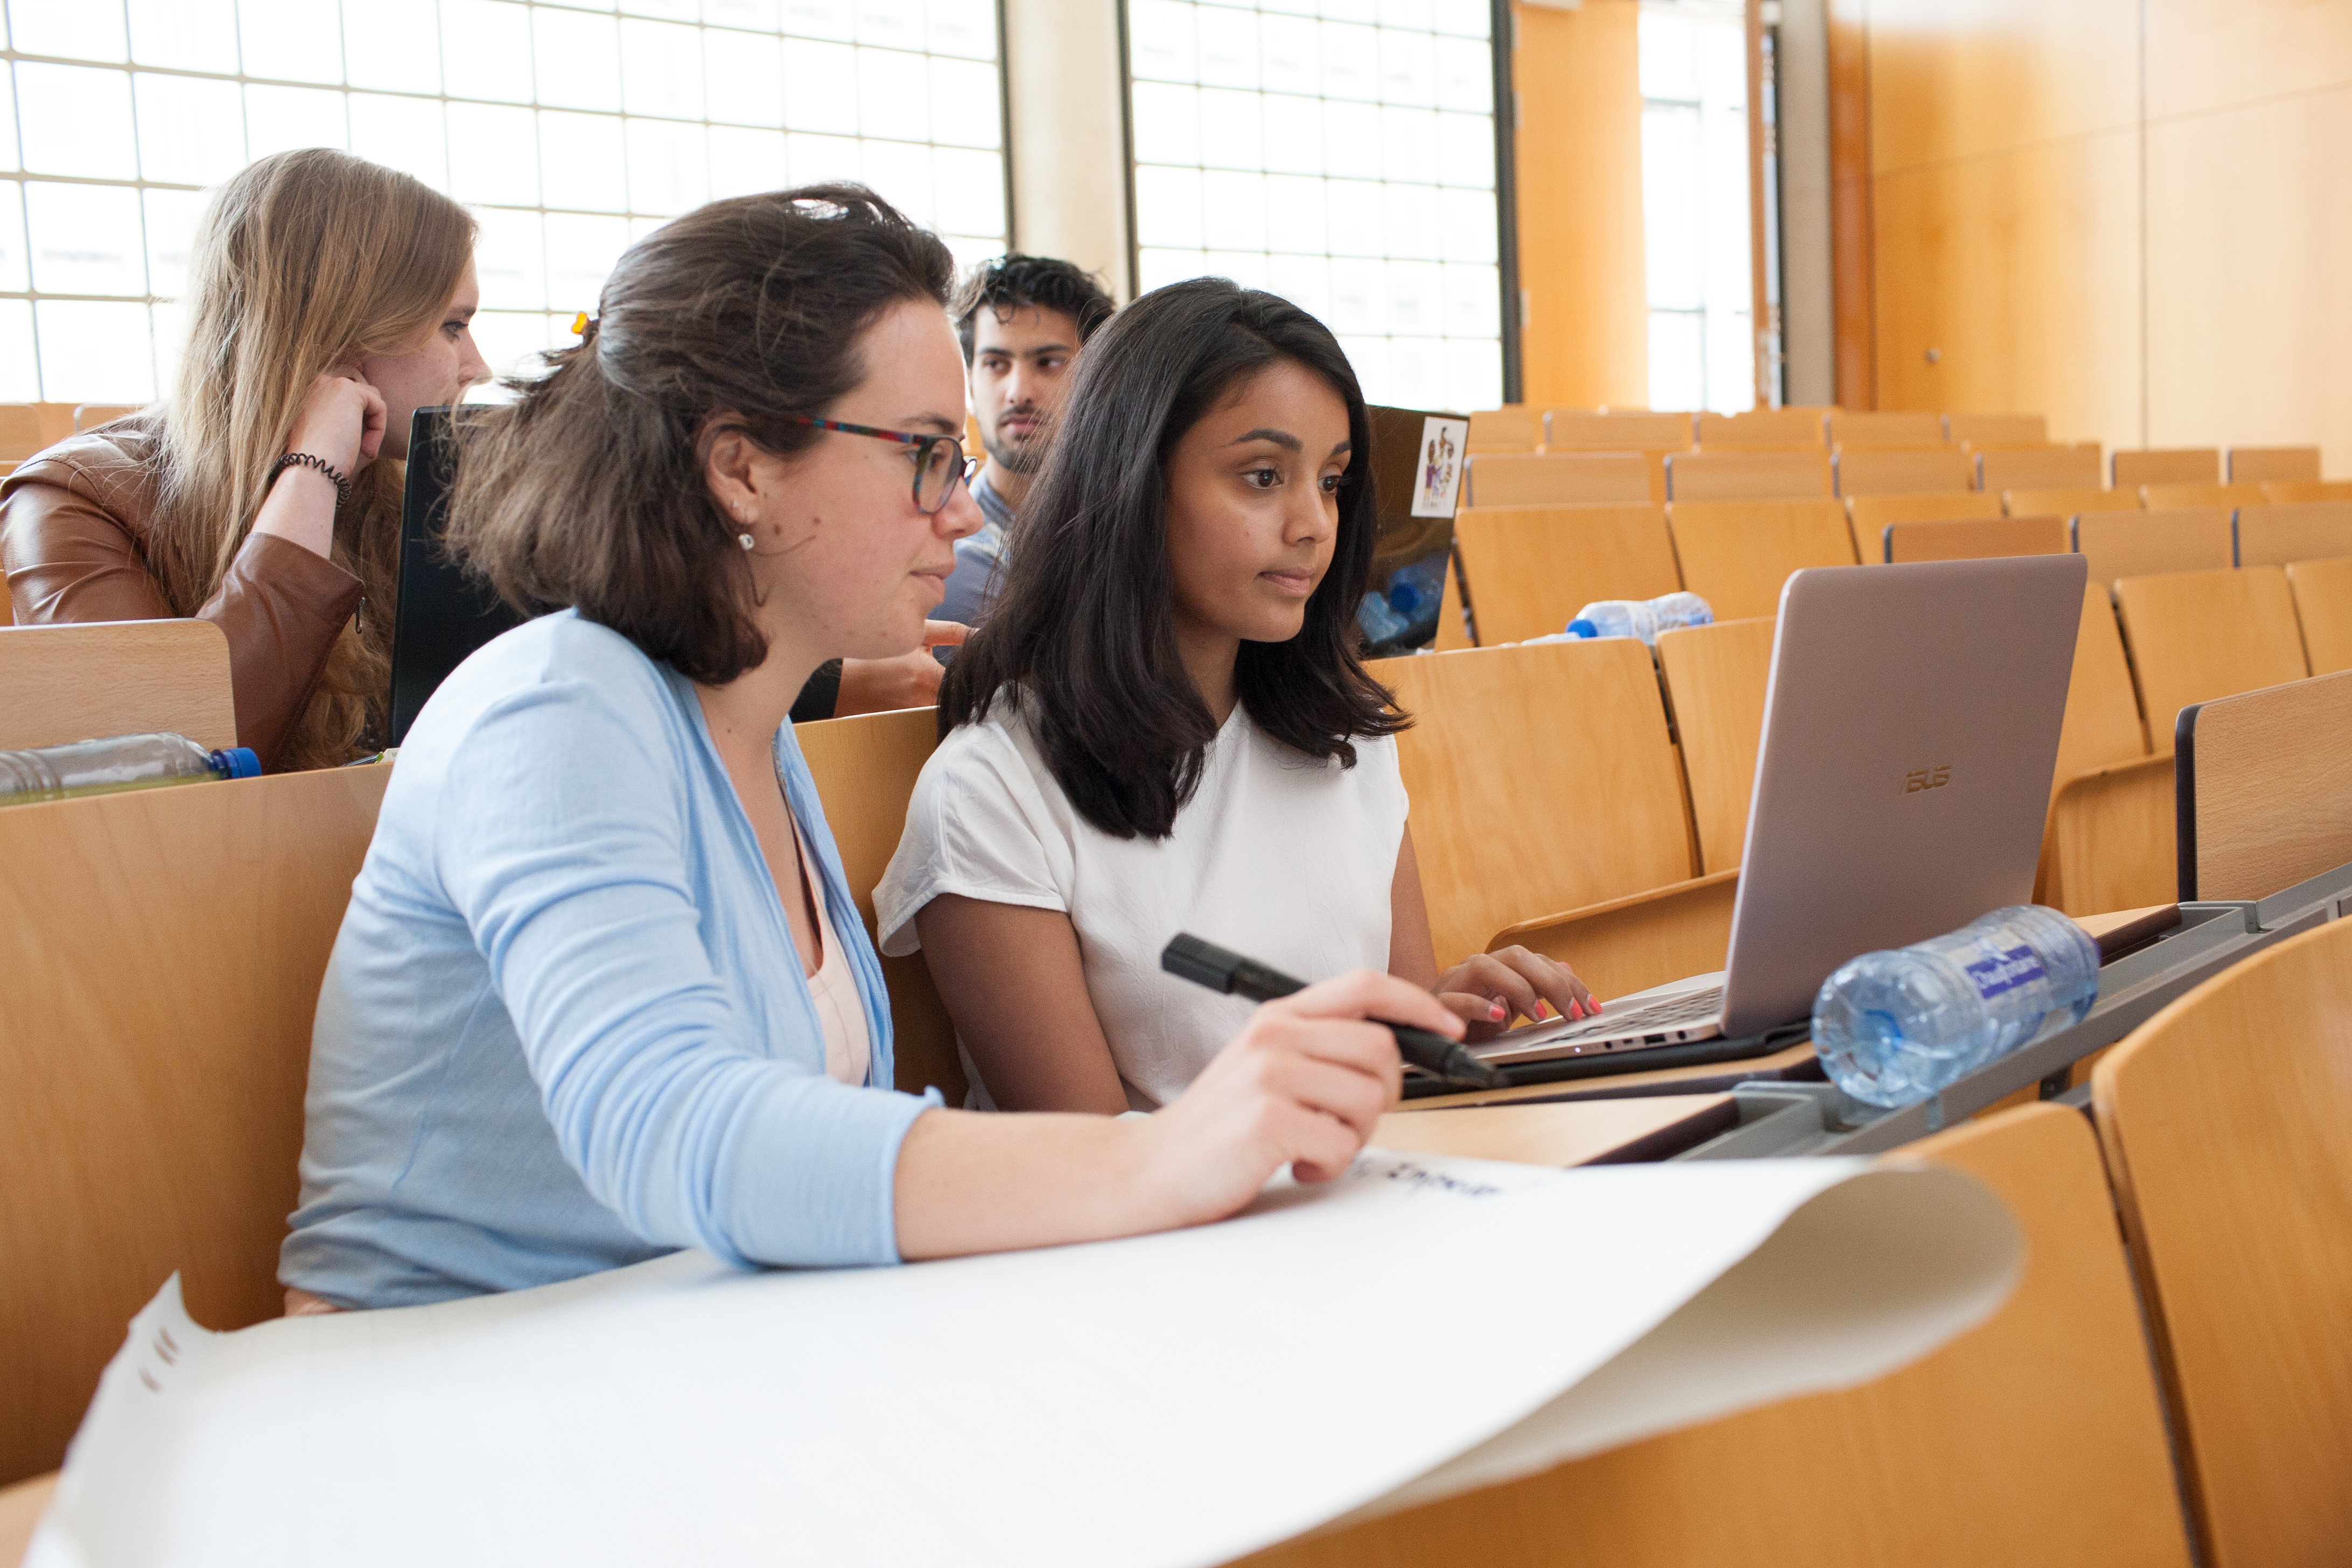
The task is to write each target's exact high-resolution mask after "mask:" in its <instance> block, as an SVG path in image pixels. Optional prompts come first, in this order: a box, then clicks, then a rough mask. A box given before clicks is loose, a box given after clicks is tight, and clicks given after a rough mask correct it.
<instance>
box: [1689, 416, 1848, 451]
mask: <svg viewBox="0 0 2352 1568" xmlns="http://www.w3.org/2000/svg"><path fill="white" fill-rule="evenodd" d="M1831 412H1832V410H1830V409H1829V408H1827V407H1823V406H1821V405H1790V407H1787V408H1751V409H1749V410H1748V412H1747V413H1745V414H1701V415H1700V416H1698V419H1697V422H1696V427H1695V434H1696V437H1697V438H1698V444H1699V445H1700V446H1701V447H1814V448H1817V449H1826V448H1827V447H1828V446H1829V436H1828V420H1829V416H1830V414H1831Z"/></svg>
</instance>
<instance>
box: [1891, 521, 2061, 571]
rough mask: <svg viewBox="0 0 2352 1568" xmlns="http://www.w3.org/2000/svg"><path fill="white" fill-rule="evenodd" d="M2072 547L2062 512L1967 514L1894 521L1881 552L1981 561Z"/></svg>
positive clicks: (1896, 558)
mask: <svg viewBox="0 0 2352 1568" xmlns="http://www.w3.org/2000/svg"><path fill="white" fill-rule="evenodd" d="M2069 548H2070V546H2069V544H2068V542H2067V537H2066V520H2065V519H2064V518H2060V517H1968V518H1947V519H1943V520H1940V521H1931V522H1890V523H1888V524H1887V525H1886V527H1885V529H1884V530H1882V531H1881V532H1880V535H1879V540H1878V550H1877V551H1876V552H1874V553H1875V554H1876V555H1877V557H1878V558H1879V559H1881V560H1884V561H1888V562H1903V561H1982V560H1986V559H1988V558H1990V557H1992V556H1996V555H2063V554H2065V553H2066V552H2067V550H2068V549H2069Z"/></svg>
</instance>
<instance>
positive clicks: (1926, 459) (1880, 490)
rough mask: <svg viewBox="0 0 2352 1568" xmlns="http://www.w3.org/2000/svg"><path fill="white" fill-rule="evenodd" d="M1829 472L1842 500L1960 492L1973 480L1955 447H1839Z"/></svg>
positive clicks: (1965, 457) (1973, 468)
mask: <svg viewBox="0 0 2352 1568" xmlns="http://www.w3.org/2000/svg"><path fill="white" fill-rule="evenodd" d="M1830 470H1831V474H1832V478H1833V479H1834V480H1835V482H1836V485H1837V493H1838V494H1840V495H1842V496H1874V495H1921V494H1927V493H1930V492H1933V491H1937V490H1943V491H1964V490H1967V489H1970V488H1972V487H1973V485H1974V483H1975V480H1976V466H1975V465H1974V464H1972V463H1970V462H1969V458H1968V454H1967V453H1965V452H1963V451H1961V450H1960V449H1959V448H1958V447H1839V448H1838V449H1837V450H1836V452H1835V453H1834V454H1833V455H1832V457H1831V458H1830Z"/></svg>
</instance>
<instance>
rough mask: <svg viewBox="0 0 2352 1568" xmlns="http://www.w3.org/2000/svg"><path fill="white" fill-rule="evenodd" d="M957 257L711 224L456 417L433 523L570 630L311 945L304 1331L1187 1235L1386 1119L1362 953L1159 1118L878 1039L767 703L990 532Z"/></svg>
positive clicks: (845, 915)
mask: <svg viewBox="0 0 2352 1568" xmlns="http://www.w3.org/2000/svg"><path fill="white" fill-rule="evenodd" d="M950 272H951V264H950V258H949V256H948V252H947V250H946V248H945V247H943V246H942V245H941V244H940V241H939V240H938V239H937V238H935V237H932V236H931V235H929V234H928V233H926V232H924V231H922V230H920V229H919V228H916V227H915V226H913V225H911V224H909V223H908V221H907V220H906V219H905V218H903V217H901V216H899V215H898V213H896V212H895V211H893V210H892V209H891V208H889V207H888V206H887V205H885V204H884V203H882V202H881V201H880V200H879V199H878V198H877V197H876V196H874V195H872V194H871V193H869V192H867V191H866V190H864V189H862V188H860V187H856V186H848V185H833V186H818V187H812V188H808V189H804V190H800V191H788V192H780V193H775V194H772V195H760V196H749V197H743V198H740V199H737V200H732V201H726V202H719V203H714V204H713V205H709V206H707V207H704V208H702V209H701V210H699V211H698V212H696V213H693V214H690V215H688V216H686V217H683V218H680V219H678V220H677V221H676V222H674V223H671V224H669V225H667V226H665V227H663V228H662V229H660V230H658V231H656V233H654V234H652V235H650V236H648V237H646V238H645V239H644V240H642V241H640V242H639V243H638V244H637V245H636V246H635V247H633V248H632V249H631V250H630V251H629V252H628V253H627V254H626V255H625V256H624V257H623V258H622V259H621V262H620V264H619V266H618V267H617V268H615V269H614V273H613V276H612V279H611V280H610V281H609V282H608V283H607V284H606V286H605V289H604V300H603V303H602V309H601V313H600V316H599V318H598V321H597V324H596V326H595V327H594V328H593V330H592V331H590V332H589V334H588V335H587V337H586V339H585V341H583V342H582V343H581V344H580V345H579V346H578V347H577V348H574V349H572V350H570V351H568V352H566V353H561V354H558V355H556V356H555V363H554V365H553V368H552V369H551V372H550V373H549V374H546V375H545V376H544V377H543V378H541V379H540V380H537V381H535V382H532V383H530V384H526V385H523V386H520V387H519V388H518V390H519V391H520V401H518V402H516V403H514V404H512V405H507V406H505V407H502V408H499V409H497V410H494V411H492V412H491V413H489V414H488V416H487V417H486V419H485V421H484V423H483V424H482V425H481V426H476V427H475V428H474V430H473V431H472V432H471V434H469V436H468V437H467V442H468V446H467V449H466V451H465V452H464V455H463V458H462V460H461V462H460V465H459V479H458V483H457V494H456V498H455V503H454V510H453V520H454V521H453V528H452V537H453V541H454V542H455V543H456V545H457V548H458V550H459V551H460V552H462V553H463V554H464V555H465V556H466V557H467V559H468V560H470V562H471V563H473V564H474V565H475V566H477V567H478V568H479V569H480V570H481V571H482V572H484V573H485V574H487V575H488V578H489V580H490V581H491V582H492V583H494V584H497V585H498V587H499V590H500V591H501V592H502V593H503V594H504V595H506V596H507V597H508V598H509V600H510V601H512V602H513V603H515V604H517V605H520V606H523V607H526V608H529V609H533V610H542V611H549V612H552V613H549V614H545V615H543V616H541V617H540V618H538V619H536V620H533V621H530V622H529V623H528V624H526V625H524V626H520V627H518V628H517V629H515V630H513V631H511V632H509V633H507V634H506V635H505V636H504V637H499V639H498V640H496V641H495V642H493V643H491V644H490V645H489V646H488V647H486V648H484V649H483V650H482V651H480V652H479V653H478V654H477V655H476V656H475V657H474V658H471V659H470V660H468V661H467V663H466V664H465V665H464V666H463V667H461V668H459V669H458V670H457V672H456V673H455V674H454V675H452V676H451V677H450V678H449V679H448V681H447V682H446V684H444V685H443V686H442V687H441V689H439V691H437V692H436V694H435V695H434V697H433V699H432V700H431V701H430V702H428V703H427V704H426V705H425V710H424V711H423V713H422V714H421V715H420V716H419V717H418V719H417V721H416V723H415V727H414V728H413V729H412V730H411V731H409V733H408V736H407V739H406V742H405V743H404V746H403V748H402V751H401V755H400V762H399V765H398V768H397V770H396V771H395V772H394V774H393V778H392V781H391V784H390V785H389V787H388V788H387V790H386V792H385V795H384V800H383V813H382V816H381V818H380V821H379V824H378V826H377V830H376V836H375V840H374V842H373V845H372V846H371V847H370V849H369V852H368V857H367V861H366V864H365V866H364V867H363V868H362V870H361V873H360V876H359V879H358V881H357V883H356V884H355V886H354V887H353V889H352V900H351V905H350V910H349V912H348V913H347V914H346V916H345V917H344V921H343V926H342V931H341V934H340V936H339V938H338V940H337V942H336V944H335V949H334V953H333V956H332V958H331V962H330V963H329V965H328V970H327V975H326V981H325V984H324V986H323V988H322V990H321V993H320V1000H319V1012H318V1019H317V1024H316V1027H315V1031H314V1036H313V1041H312V1047H311V1064H310V1097H309V1101H308V1113H309V1125H308V1132H307V1138H306V1142H305V1146H304V1149H303V1154H302V1195H301V1205H300V1207H299V1209H298V1210H297V1211H296V1213H295V1215H294V1216H293V1233H292V1234H291V1235H290V1236H289V1237H288V1238H287V1241H286V1244H285V1247H284V1251H283V1254H282V1258H281V1262H280V1279H281V1281H282V1282H283V1283H284V1284H285V1285H286V1286H287V1287H288V1305H289V1310H296V1311H305V1310H336V1309H342V1308H357V1307H376V1306H394V1305H405V1304H411V1303H417V1302H425V1301H434V1300H445V1299H448V1298H451V1297H457V1296H463V1295H467V1294H472V1293H478V1292H483V1291H491V1290H505V1289H517V1288H520V1287H525V1286H531V1285H539V1284H544V1283H549V1282H551V1281H555V1280H560V1279H570V1278H572V1277H574V1276H577V1275H581V1274H586V1273H590V1272H593V1271H595V1270H598V1269H603V1268H614V1267H617V1266H620V1265H624V1264H628V1263H632V1262H635V1261H637V1260H639V1259H643V1258H651V1257H654V1256H656V1255H657V1254H660V1253H663V1252H667V1251H670V1250H674V1249H676V1248H679V1247H704V1248H707V1249H709V1251H710V1252H712V1253H714V1254H716V1255H717V1256H719V1257H720V1258H727V1259H729V1260H730V1261H732V1262H735V1263H738V1264H742V1265H752V1264H789V1265H800V1266H821V1265H845V1264H877V1263H889V1262H894V1261H897V1260H898V1259H901V1258H929V1257H938V1256H943V1255H949V1254H957V1253H969V1252H979V1251H989V1250H995V1249H1001V1248H1008V1247H1031V1246H1043V1245H1048V1244H1055V1243H1063V1242H1073V1241H1082V1240H1087V1239H1093V1238H1099V1237H1114V1236H1122V1235H1130V1234H1135V1233H1139V1232H1142V1231H1148V1230H1154V1229H1160V1228H1165V1227H1171V1226H1183V1225H1190V1224H1195V1223H1199V1222H1202V1221H1205V1220H1210V1219H1214V1218H1217V1217H1219V1216H1221V1215H1225V1214H1229V1213H1231V1212H1233V1211H1234V1210H1235V1209H1237V1208H1239V1207H1240V1206H1241V1205H1244V1204H1245V1203H1247V1202H1248V1201H1249V1200H1250V1199H1251V1198H1253V1197H1254V1196H1255V1195H1256V1194H1257V1193H1258V1191H1259V1190H1260V1188H1261V1186H1262V1185H1263V1184H1264V1183H1265V1179H1266V1177H1267V1176H1268V1175H1269V1174H1270V1173H1273V1172H1275V1171H1276V1170H1277V1169H1280V1168H1282V1167H1283V1166H1285V1165H1287V1166H1289V1167H1290V1168H1291V1169H1292V1170H1293V1171H1294V1172H1295V1173H1297V1175H1298V1176H1300V1177H1301V1178H1302V1179H1306V1180H1310V1181H1311V1180H1322V1179H1328V1177H1330V1176H1333V1175H1335V1174H1337V1173H1339V1171H1341V1170H1342V1169H1344V1168H1345V1167H1346V1165H1347V1164H1348V1163H1349V1160H1350V1159H1351V1158H1352V1157H1353V1156H1354V1154H1355V1152H1356V1151H1357V1150H1358V1149H1359V1148H1360V1147H1361V1146H1362V1144H1363V1142H1364V1140H1365V1139H1366V1137H1367V1136H1368V1135H1369V1134H1370V1130H1371V1127H1372V1124H1373V1122H1374V1121H1375V1119H1376V1118H1377V1117H1378V1116H1379V1114H1380V1112H1381V1110H1382V1108H1383V1107H1385V1106H1386V1105H1387V1104H1388V1103H1389V1102H1390V1100H1392V1099H1393V1098H1394V1095H1395V1093H1396V1089H1397V1083H1398V1076H1399V1069H1398V1064H1397V1058H1396V1053H1395V1047H1394V1045H1393V1042H1392V1040H1391V1037H1390V1035H1389V1033H1388V1031H1387V1030H1386V1029H1384V1028H1382V1027H1380V1026H1377V1025H1374V1024H1370V1023H1368V1022H1365V1020H1366V1019H1367V1018H1370V1017H1380V1018H1385V1019H1389V1020H1392V1021H1395V1022H1399V1023H1408V1024H1417V1025H1420V1026H1423V1027H1425V1028H1430V1029H1436V1030H1440V1031H1443V1032H1444V1033H1446V1034H1447V1035H1449V1036H1452V1037H1457V1038H1458V1037H1459V1036H1460V1033H1461V1026H1460V1024H1459V1022H1458V1021H1457V1020H1455V1019H1454V1017H1453V1016H1452V1015H1451V1014H1449V1013H1448V1012H1447V1011H1446V1010H1445V1009H1444V1008H1443V1007H1442V1006H1440V1005H1438V1003H1437V1001H1436V999H1435V998H1433V996H1431V995H1430V994H1429V993H1428V992H1427V991H1426V990H1424V989H1422V988H1419V987H1415V986H1412V985H1410V984H1405V983H1404V982H1402V981H1399V980H1395V979H1392V978H1391V977H1389V976H1386V975H1378V974H1370V973H1362V974H1357V975H1353V976H1350V977H1348V978H1344V979H1340V980H1337V981H1333V982H1331V983H1329V984H1324V985H1319V986H1316V987H1313V988H1311V989H1309V990H1307V991H1306V992H1303V993H1301V994H1298V995H1297V996H1294V997H1290V998H1286V999H1285V1000H1284V1001H1281V1002H1277V1003H1270V1004H1268V1005H1265V1007H1263V1008H1261V1009H1259V1010H1258V1011H1257V1012H1256V1013H1255V1015H1253V1016H1251V1017H1249V1018H1248V1019H1247V1020H1246V1021H1245V1022H1244V1024H1243V1026H1241V1027H1240V1028H1239V1030H1238V1031H1237V1032H1236V1033H1235V1034H1234V1037H1233V1039H1232V1041H1231V1043H1230V1044H1229V1045H1228V1046H1227V1047H1226V1048H1225V1050H1224V1052H1223V1055H1222V1056H1221V1057H1220V1058H1218V1060H1217V1061H1216V1062H1214V1063H1213V1064H1212V1065H1211V1066H1210V1068H1208V1070H1206V1071H1205V1072H1203V1073H1202V1075H1201V1077H1200V1079H1199V1080H1198V1081H1197V1082H1195V1083H1194V1085H1193V1086H1192V1089H1190V1090H1189V1091H1188V1092H1186V1093H1185V1094H1184V1095H1183V1096H1182V1097H1181V1098H1180V1099H1178V1100H1175V1101H1174V1102H1173V1103H1171V1105H1170V1106H1169V1107H1168V1108H1167V1109H1166V1110H1162V1111H1160V1113H1158V1114H1157V1115H1154V1116H1151V1117H1149V1118H1130V1119H1127V1120H1123V1121H1120V1120H1110V1119H1105V1118H1098V1117H1090V1116H1055V1115H1037V1116H1017V1115H1000V1116H985V1115H976V1114H972V1113H970V1112H966V1111H962V1110H946V1109H943V1108H940V1105H939V1102H938V1099H937V1097H936V1096H932V1095H927V1096H923V1097H918V1096H915V1095H911V1094H904V1093H899V1092H897V1091H895V1090H894V1089H893V1088H892V1087H891V1086H892V1061H891V1052H890V1016H889V1007H888V1000H887V995H886V994H885V992H884V990H883V984H882V975H881V970H880V967H879V963H878V961H877V959H876V957H875V955H874V952H873V949H872V947H871V946H870V945H869V944H868V942H867V940H866V932H865V930H864V927H863V926H862V925H861V923H860V921H859V919H858V915H857V910H856V904H855V902H854V901H853V900H852V898H851V895H850V890H849V889H848V887H847V886H846V885H845V882H844V881H843V877H842V869H841V862H840V859H839V857H838V856H837V855H836V853H835V849H834V845H833V840H832V838H831V836H830V835H829V834H828V833H827V832H826V830H825V825H824V813H823V811H822V810H821V809H820V807H819V805H818V802H817V798H816V792H815V788H814V784H812V782H811V780H810V776H809V773H808V769H807V767H806V766H805V764H804V763H803V762H802V760H801V755H800V752H799V749H798V747H797V746H796V744H795V743H794V742H793V731H792V726H791V723H790V722H789V721H788V719H787V717H786V715H787V713H788V711H789V710H790V708H791V706H792V702H793V696H794V694H795V693H797V692H798V691H799V690H800V689H801V686H802V683H803V681H804V680H805V679H807V678H808V675H809V672H810V671H811V670H813V669H814V668H816V667H817V666H818V665H819V664H820V663H822V662H823V661H824V660H825V659H828V658H840V657H845V656H846V657H866V658H873V657H883V656H888V655H896V654H902V653H904V652H906V651H907V650H908V649H909V648H911V647H914V646H915V644H916V642H917V639H918V638H919V637H920V636H921V635H922V628H923V619H924V614H925V612H926V611H927V610H929V608H931V607H932V606H933V605H936V604H938V602H939V600H940V594H941V592H942V591H943V584H944V582H945V579H946V577H947V574H949V572H950V571H951V570H952V569H953V567H954V564H955V554H954V550H953V545H954V542H955V541H956V540H958V539H959V538H961V537H963V536H964V535H966V534H968V533H970V532H971V531H973V530H974V529H976V528H977V527H978V526H979V525H980V514H979V511H978V510H977V508H976V507H975V506H974V505H973V503H972V501H971V497H970V496H969V495H967V494H965V493H964V491H963V489H962V485H961V479H962V476H963V468H962V464H961V451H960V449H959V447H958V446H957V444H956V440H955V437H956V434H957V433H958V432H959V431H961V428H962V426H963V418H964V392H963V364H962V358H961V353H959V351H958V348H957V345H956V339H955V335H954V332H953V331H952V330H951V329H950V325H949V322H948V318H947V315H946V311H945V301H946V297H947V291H948V285H949V282H950Z"/></svg>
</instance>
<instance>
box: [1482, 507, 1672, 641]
mask: <svg viewBox="0 0 2352 1568" xmlns="http://www.w3.org/2000/svg"><path fill="white" fill-rule="evenodd" d="M1454 550H1455V552H1456V554H1457V558H1458V559H1459V561H1460V563H1461V564H1462V568H1463V572H1464V575H1465V579H1466V581H1467V582H1468V583H1469V584H1470V595H1471V602H1472V603H1473V604H1475V605H1476V606H1477V610H1478V640H1479V641H1480V642H1481V643H1483V644H1485V645H1486V646H1488V647H1493V646H1494V645H1496V644H1498V643H1507V642H1525V641H1527V640H1528V638H1529V637H1549V636H1550V635H1552V634H1553V633H1555V632H1559V631H1561V630H1564V629H1565V628H1566V627H1567V626H1568V622H1569V617H1570V616H1573V615H1575V614H1576V612H1577V611H1578V610H1580V609H1581V608H1582V607H1583V606H1584V605H1588V604H1591V602H1592V601H1593V600H1595V599H1654V598H1656V597H1657V596H1658V595H1661V594H1671V593H1673V592H1674V591H1675V589H1676V588H1679V587H1681V586H1682V578H1681V577H1680V575H1679V574H1677V572H1676V570H1675V547H1674V542H1673V541H1672V540H1671V539H1670V538H1669V537H1668V536H1667V533H1666V517H1665V511H1664V509H1663V508H1661V507H1654V506H1562V507H1540V508H1539V507H1514V508H1491V509H1490V508H1486V507H1474V508H1465V510H1463V511H1461V512H1460V513H1458V514H1457V515H1456V516H1455V517H1454Z"/></svg>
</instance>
